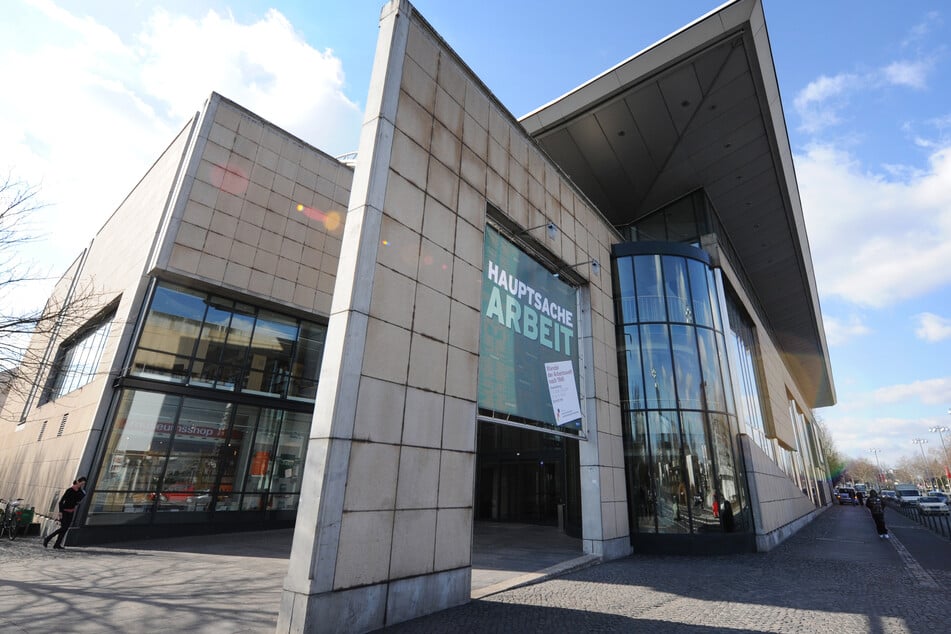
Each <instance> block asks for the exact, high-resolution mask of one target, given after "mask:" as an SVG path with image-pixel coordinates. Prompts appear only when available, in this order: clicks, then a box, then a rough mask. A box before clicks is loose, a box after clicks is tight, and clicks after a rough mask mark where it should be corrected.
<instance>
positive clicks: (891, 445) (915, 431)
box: [824, 415, 947, 468]
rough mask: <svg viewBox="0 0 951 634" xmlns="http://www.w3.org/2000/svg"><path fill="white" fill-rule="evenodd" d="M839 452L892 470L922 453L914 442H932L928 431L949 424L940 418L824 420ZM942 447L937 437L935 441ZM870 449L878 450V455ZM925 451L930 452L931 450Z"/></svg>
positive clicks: (871, 417)
mask: <svg viewBox="0 0 951 634" xmlns="http://www.w3.org/2000/svg"><path fill="white" fill-rule="evenodd" d="M824 422H825V425H826V427H827V428H828V430H829V433H830V434H831V435H832V440H833V442H834V443H835V446H836V448H837V449H838V450H839V451H840V452H841V453H843V454H845V455H847V456H849V457H852V458H864V459H866V460H869V461H870V462H872V463H873V464H874V463H875V462H876V461H877V462H878V463H879V464H881V465H882V467H884V468H890V467H893V466H894V465H895V464H896V463H897V462H898V461H899V460H901V459H902V458H907V457H910V456H913V457H917V455H916V454H917V453H918V452H919V451H920V449H918V447H917V446H916V445H914V444H913V443H912V442H911V439H912V438H930V436H931V434H929V433H928V429H929V428H930V427H933V426H935V425H943V424H946V423H947V421H944V420H940V419H938V418H937V417H930V418H929V417H925V418H901V417H888V416H868V417H865V416H861V415H858V416H856V415H847V416H842V417H835V418H833V417H827V418H824ZM932 442H933V443H935V446H936V447H940V444H939V439H938V438H937V437H935V438H934V440H933V441H932ZM869 449H878V450H879V452H878V453H877V455H874V454H872V453H871V452H870V451H869ZM925 451H929V449H928V448H926V449H925Z"/></svg>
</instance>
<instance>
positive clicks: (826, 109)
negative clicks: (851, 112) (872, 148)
mask: <svg viewBox="0 0 951 634" xmlns="http://www.w3.org/2000/svg"><path fill="white" fill-rule="evenodd" d="M860 83H861V82H860V78H859V76H857V75H852V74H841V75H836V76H835V77H827V76H825V75H823V76H822V77H820V78H819V79H817V80H815V81H813V82H810V83H809V85H807V86H806V87H805V88H803V89H802V91H800V93H799V94H798V95H796V97H795V99H794V100H793V106H794V107H795V109H796V112H798V113H799V116H800V118H801V123H800V128H801V129H802V130H804V131H806V132H810V133H815V132H818V131H820V130H822V129H823V128H827V127H829V126H832V125H836V124H838V123H839V122H840V118H839V114H838V111H839V110H840V109H841V108H843V107H844V106H845V105H846V103H847V102H848V95H849V93H850V92H852V91H853V90H855V89H856V88H857V87H858V86H859V84H860Z"/></svg>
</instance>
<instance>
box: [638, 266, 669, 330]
mask: <svg viewBox="0 0 951 634" xmlns="http://www.w3.org/2000/svg"><path fill="white" fill-rule="evenodd" d="M634 280H635V283H636V285H637V314H638V320H639V321H640V322H641V323H644V322H648V321H667V312H666V310H665V309H664V283H663V280H662V277H661V270H660V256H659V255H639V256H636V257H635V258H634Z"/></svg>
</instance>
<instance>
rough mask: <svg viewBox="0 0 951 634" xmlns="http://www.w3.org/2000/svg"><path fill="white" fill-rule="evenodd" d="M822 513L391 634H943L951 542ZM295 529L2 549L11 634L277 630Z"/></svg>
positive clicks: (513, 594) (833, 510)
mask: <svg viewBox="0 0 951 634" xmlns="http://www.w3.org/2000/svg"><path fill="white" fill-rule="evenodd" d="M886 519H887V522H888V524H889V528H890V529H891V532H892V534H893V536H894V538H893V539H891V540H888V541H885V540H881V539H879V538H878V536H877V534H876V532H875V528H874V524H873V522H872V519H871V517H870V516H869V514H868V512H867V511H866V510H865V509H863V508H860V507H842V506H833V507H829V508H828V509H827V510H826V511H824V512H823V513H822V514H820V515H819V516H818V518H817V519H816V520H815V521H813V522H812V523H811V524H810V525H808V526H807V527H806V528H804V529H803V530H801V531H800V532H799V533H797V534H796V535H795V536H793V537H792V538H790V539H789V540H787V541H786V542H785V543H783V544H782V545H780V546H779V547H778V548H776V549H774V550H773V551H771V552H769V553H749V554H743V555H733V556H717V557H666V556H665V557H660V556H647V555H634V556H632V557H628V558H625V559H622V560H617V561H612V562H608V563H604V564H600V565H596V566H592V567H587V568H583V569H581V570H577V571H575V572H571V573H568V574H565V575H561V576H554V577H549V578H547V579H543V580H542V581H540V582H537V583H532V584H529V585H524V586H521V587H516V588H513V589H509V590H505V591H501V592H498V593H495V594H489V595H487V596H483V597H481V598H479V599H477V600H473V601H472V602H470V603H469V604H467V605H464V606H460V607H458V608H453V609H450V610H446V611H443V612H440V613H438V614H434V615H430V616H428V617H424V618H421V619H417V620H414V621H410V622H407V623H402V624H398V625H396V626H393V627H390V628H388V629H387V631H390V632H439V633H444V632H453V633H454V634H457V633H460V632H546V633H550V632H650V633H655V632H658V633H666V632H688V633H695V632H697V633H699V632H703V633H712V632H809V633H813V632H830V633H834V634H849V633H853V632H854V633H879V632H881V633H891V632H910V633H918V632H941V633H944V632H949V631H951V601H949V599H948V598H947V590H948V588H949V587H951V586H949V583H951V542H949V541H948V540H947V539H946V538H944V537H941V536H938V535H936V534H935V533H933V532H931V531H929V530H927V529H925V528H922V527H920V526H918V525H916V524H914V523H913V522H911V521H910V520H908V519H906V518H904V517H902V516H900V515H898V514H897V513H896V512H895V511H893V510H891V509H890V510H889V511H888V512H887V516H886ZM289 552H290V533H289V531H276V532H270V533H250V534H242V535H231V536H218V537H209V538H201V539H194V538H192V539H174V540H172V539H169V540H156V541H152V542H139V543H122V544H117V545H115V546H114V547H102V546H99V547H82V548H67V549H66V550H64V551H54V550H52V549H44V548H43V546H42V543H41V541H40V539H39V538H38V537H28V538H20V539H17V540H16V541H12V542H11V541H8V540H6V539H4V540H3V541H2V543H0V629H2V630H3V631H5V632H30V633H35V632H54V631H56V632H172V631H176V632H215V633H230V632H235V633H244V632H248V633H251V632H254V633H257V632H273V631H274V627H275V624H276V622H277V609H278V603H279V599H280V592H281V583H282V580H283V577H284V573H285V571H286V568H287V557H288V555H289Z"/></svg>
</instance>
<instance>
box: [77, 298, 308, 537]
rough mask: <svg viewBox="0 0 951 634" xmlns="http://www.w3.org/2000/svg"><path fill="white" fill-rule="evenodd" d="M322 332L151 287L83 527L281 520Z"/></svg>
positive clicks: (291, 491)
mask: <svg viewBox="0 0 951 634" xmlns="http://www.w3.org/2000/svg"><path fill="white" fill-rule="evenodd" d="M325 334H326V328H325V326H323V325H320V324H317V323H313V322H307V321H303V320H299V319H296V318H293V317H290V316H287V315H281V314H278V313H274V312H272V311H269V310H265V309H263V308H259V307H255V306H252V305H249V304H244V303H241V302H237V301H234V300H230V299H226V298H222V297H217V296H214V295H209V294H206V293H203V292H201V291H196V290H194V289H188V288H185V287H181V286H175V285H170V284H164V283H159V284H158V285H157V286H156V289H155V292H154V294H153V297H152V301H151V304H150V307H149V311H148V313H147V316H146V318H145V321H144V324H143V327H142V332H141V335H140V337H139V341H138V344H137V346H136V348H135V351H134V353H133V355H132V358H133V361H132V364H131V368H130V371H129V373H128V374H127V375H125V376H123V377H122V379H121V381H120V383H121V391H120V393H119V399H118V406H117V407H116V413H115V416H114V418H113V423H112V428H111V431H110V434H109V437H108V441H107V444H106V448H105V452H104V455H103V461H102V466H101V469H100V473H99V477H98V480H97V482H96V486H95V487H94V490H95V492H94V494H93V495H92V499H91V501H90V504H89V516H88V519H87V522H88V523H89V524H138V523H152V522H156V523H164V522H182V521H185V522H188V521H192V522H201V521H209V520H212V519H217V520H221V521H231V520H229V519H227V518H229V517H231V518H235V519H241V518H240V517H239V516H242V515H243V519H253V518H254V517H258V518H260V517H271V518H275V517H276V518H279V519H281V518H284V519H286V518H287V517H282V513H281V512H283V511H288V512H290V516H289V517H291V518H292V517H293V512H294V511H295V510H296V509H297V505H298V497H299V494H300V485H301V475H302V470H303V463H304V458H305V455H306V451H307V438H308V437H309V429H310V422H311V416H312V412H313V399H314V395H315V393H316V385H317V374H318V371H319V367H320V358H321V353H322V350H323V344H324V338H325ZM284 515H286V514H284Z"/></svg>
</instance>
